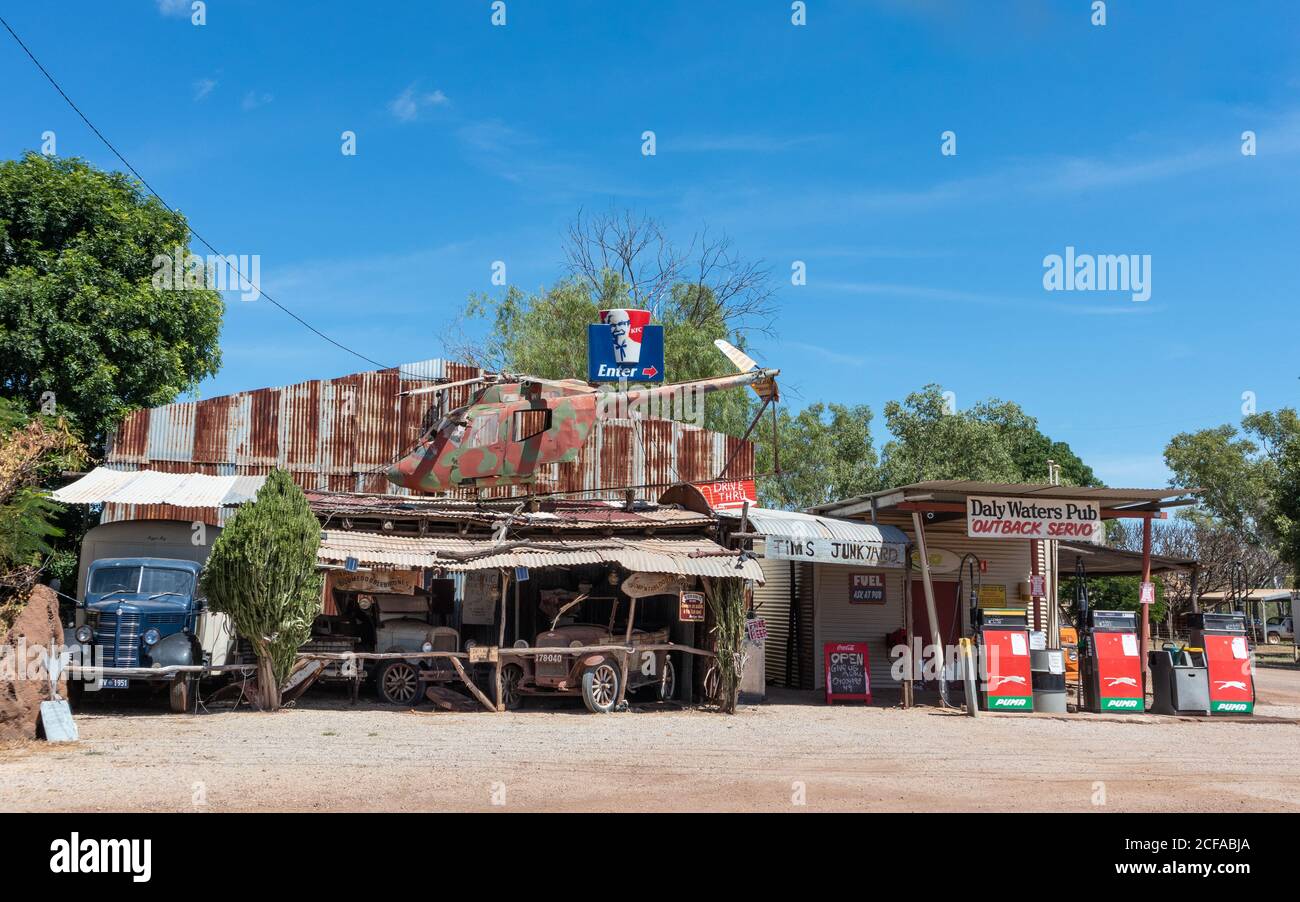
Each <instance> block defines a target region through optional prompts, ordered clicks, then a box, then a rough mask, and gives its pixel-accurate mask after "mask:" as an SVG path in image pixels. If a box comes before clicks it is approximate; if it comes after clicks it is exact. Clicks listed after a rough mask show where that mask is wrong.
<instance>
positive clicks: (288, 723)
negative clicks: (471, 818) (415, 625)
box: [0, 670, 1300, 811]
mask: <svg viewBox="0 0 1300 902" xmlns="http://www.w3.org/2000/svg"><path fill="white" fill-rule="evenodd" d="M1257 680H1258V685H1259V702H1260V703H1259V705H1258V707H1257V712H1258V713H1257V715H1256V716H1255V717H1253V718H1249V719H1241V720H1229V719H1226V718H1218V719H1214V720H1200V719H1193V718H1173V717H1155V716H1149V715H1129V716H1121V715H1116V716H1113V717H1109V716H1099V715H1087V714H1084V715H1060V716H1048V715H1014V714H1000V715H986V716H981V717H979V718H975V719H972V718H967V717H963V716H960V715H954V714H950V713H944V712H940V711H937V710H935V709H933V708H915V709H912V710H910V711H903V710H901V709H897V708H887V707H875V708H864V707H862V706H859V705H848V704H844V705H836V706H834V707H830V708H828V707H826V706H825V705H824V704H821V703H820V699H819V698H817V697H815V696H812V695H811V694H808V693H784V694H781V695H779V696H778V697H776V698H775V699H774V701H772V702H770V703H768V704H765V705H761V706H751V707H744V708H742V710H741V712H740V713H739V714H738V715H736V716H735V717H725V716H722V715H718V714H714V713H710V712H706V711H684V710H664V709H660V708H656V707H646V708H640V709H635V710H633V711H632V712H629V713H621V714H610V715H604V716H598V715H593V714H588V713H586V711H585V710H584V709H583V708H582V706H581V704H580V703H575V704H574V705H573V706H571V707H570V706H562V707H556V706H555V703H554V702H552V703H550V704H548V705H539V704H537V703H534V704H533V705H532V706H531V707H529V708H525V709H524V710H523V711H520V712H517V713H510V714H501V715H492V714H488V713H473V714H457V713H445V712H440V711H436V710H435V709H433V708H432V707H431V706H425V707H422V708H420V709H418V710H417V711H416V712H415V713H412V712H409V711H404V710H397V709H393V708H389V707H383V706H380V705H377V704H373V703H368V702H366V701H362V702H361V703H360V704H359V705H358V706H357V707H355V708H354V707H352V706H350V705H349V704H348V702H347V700H346V698H345V696H343V695H341V694H337V693H330V692H316V693H315V694H313V695H309V696H308V697H307V698H305V699H304V700H303V701H301V702H300V703H299V706H298V707H297V708H295V709H293V710H288V711H284V712H280V713H277V714H271V715H262V714H257V713H254V712H249V711H245V710H240V711H237V712H221V713H213V714H200V715H174V714H168V713H167V712H166V702H165V700H159V701H158V702H157V703H152V704H151V703H146V702H139V703H134V704H131V705H123V704H121V703H113V704H112V705H106V704H97V705H91V706H86V707H83V709H82V710H81V711H80V712H79V713H78V717H77V721H78V724H79V726H80V730H81V736H82V741H81V742H80V743H79V744H76V745H71V746H52V745H45V744H41V743H35V742H30V743H18V744H9V745H5V746H0V810H5V811H13V810H40V811H51V810H56V811H57V810H76V811H97V810H111V811H138V810H160V811H261V810H276V811H395V810H437V811H463V810H487V811H491V810H507V811H805V810H819V811H826V810H832V811H990V810H992V811H1002V810H1011V811H1015V810H1027V811H1092V810H1112V811H1149V810H1162V811H1167V810H1170V809H1171V808H1177V809H1180V810H1195V811H1300V768H1297V766H1296V760H1297V759H1296V750H1297V749H1300V671H1297V670H1261V671H1260V672H1259V674H1258V677H1257ZM800 802H802V804H800Z"/></svg>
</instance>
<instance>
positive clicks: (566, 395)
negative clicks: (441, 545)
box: [386, 339, 780, 492]
mask: <svg viewBox="0 0 1300 902" xmlns="http://www.w3.org/2000/svg"><path fill="white" fill-rule="evenodd" d="M714 344H715V345H717V347H718V349H719V350H720V351H722V353H723V354H725V355H726V356H727V358H728V359H729V360H730V361H731V362H732V364H733V365H734V366H735V367H736V369H737V370H738V371H739V372H738V373H737V374H736V375H732V376H718V377H714V378H711V379H696V380H693V381H690V382H674V383H669V384H666V385H659V386H654V387H650V388H639V389H631V390H628V389H624V390H619V391H602V390H600V389H598V388H595V387H593V386H591V385H589V384H588V383H586V382H583V381H581V380H579V379H563V380H552V379H539V378H535V377H532V376H523V375H511V374H506V373H486V374H484V375H482V376H477V377H475V378H473V379H463V380H460V381H457V382H445V383H442V384H439V385H431V386H426V387H424V388H417V389H412V390H411V391H407V392H402V394H403V395H419V394H428V393H436V394H437V395H438V398H437V400H436V401H435V402H434V404H433V407H432V408H431V412H432V413H433V414H434V417H433V418H434V419H435V420H436V422H435V423H434V425H433V426H432V427H431V428H430V429H428V430H427V431H425V433H424V434H423V436H422V437H421V440H420V443H419V444H418V446H417V447H416V449H415V450H414V451H413V452H412V453H411V454H409V455H407V456H406V457H404V458H403V459H402V460H400V461H398V462H397V463H395V464H393V465H392V466H391V467H389V468H388V472H387V474H386V475H387V477H388V481H389V482H392V483H394V484H395V485H399V486H402V487H404V488H408V489H411V490H413V491H417V492H448V491H453V490H456V489H467V488H474V489H478V488H489V487H492V486H501V485H528V484H531V483H533V482H534V481H535V480H536V478H537V474H538V470H539V468H541V467H544V466H547V465H549V464H556V463H572V462H573V461H575V460H577V459H578V452H579V451H580V450H581V449H582V446H583V445H584V444H585V443H586V441H587V437H588V436H589V435H590V434H591V431H592V427H593V426H594V425H595V423H596V420H597V418H598V417H600V416H602V415H606V416H608V415H610V413H609V411H611V410H614V411H626V410H632V411H636V410H644V409H646V408H651V409H653V407H654V405H655V404H659V405H663V404H664V403H665V402H667V401H668V400H669V399H672V398H680V397H681V396H682V393H683V392H684V391H694V392H702V393H703V392H715V391H721V390H723V389H728V388H738V387H741V386H746V385H748V386H750V387H751V388H753V390H754V392H755V393H756V394H757V395H758V396H759V398H761V399H762V400H763V405H762V407H761V408H760V409H759V411H758V414H756V415H755V417H754V422H753V423H751V424H750V431H752V430H753V428H754V425H756V424H757V422H758V417H759V416H761V415H762V413H763V411H764V410H766V409H767V406H768V405H769V404H772V403H774V402H775V401H777V400H779V395H778V391H777V385H776V377H777V375H778V374H779V373H780V370H775V369H765V368H762V367H760V366H759V365H758V364H757V363H755V362H754V361H753V360H752V359H750V358H749V357H748V356H747V355H746V354H745V353H744V352H743V351H741V350H739V349H738V348H736V347H734V346H732V345H730V344H728V343H727V342H725V341H722V340H720V339H719V340H717V341H715V342H714ZM464 385H481V386H482V387H481V388H479V389H477V390H475V391H474V393H473V395H472V396H471V398H470V400H469V403H468V404H466V405H464V406H462V407H458V408H456V409H455V410H453V411H451V412H450V413H448V414H446V415H442V414H441V406H442V403H443V400H444V398H445V393H446V392H448V391H450V390H451V389H454V388H457V387H460V386H464ZM748 434H749V433H748V432H747V433H746V437H748Z"/></svg>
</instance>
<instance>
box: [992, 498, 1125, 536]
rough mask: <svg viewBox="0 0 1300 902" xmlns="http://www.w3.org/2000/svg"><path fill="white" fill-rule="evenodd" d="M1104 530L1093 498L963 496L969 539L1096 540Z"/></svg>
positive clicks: (1099, 512) (1098, 507) (1102, 534)
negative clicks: (1090, 499)
mask: <svg viewBox="0 0 1300 902" xmlns="http://www.w3.org/2000/svg"><path fill="white" fill-rule="evenodd" d="M1104 533H1105V530H1104V529H1103V528H1102V523H1101V505H1100V504H1098V503H1097V502H1096V501H1066V500H1062V499H1055V498H995V497H989V496H979V495H972V496H971V497H970V498H968V499H966V534H967V535H968V536H970V537H971V538H973V539H1068V540H1073V541H1078V542H1094V543H1100V542H1101V541H1102V539H1103V538H1104Z"/></svg>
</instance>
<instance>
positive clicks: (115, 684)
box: [104, 677, 127, 689]
mask: <svg viewBox="0 0 1300 902" xmlns="http://www.w3.org/2000/svg"><path fill="white" fill-rule="evenodd" d="M126 684H127V680H126V678H125V677H112V678H105V679H104V688H105V689H125V688H126Z"/></svg>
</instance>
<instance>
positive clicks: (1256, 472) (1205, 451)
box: [1165, 407, 1300, 583]
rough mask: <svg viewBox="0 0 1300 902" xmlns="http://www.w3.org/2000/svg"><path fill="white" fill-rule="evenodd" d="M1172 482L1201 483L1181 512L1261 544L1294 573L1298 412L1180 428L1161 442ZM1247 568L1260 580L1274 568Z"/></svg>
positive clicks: (1299, 491)
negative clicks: (1193, 502)
mask: <svg viewBox="0 0 1300 902" xmlns="http://www.w3.org/2000/svg"><path fill="white" fill-rule="evenodd" d="M1165 464H1166V465H1167V466H1168V467H1169V469H1170V470H1172V471H1173V474H1174V475H1173V478H1172V480H1171V483H1172V484H1173V485H1174V486H1177V487H1179V488H1199V489H1200V490H1201V494H1200V503H1199V504H1198V505H1197V507H1196V509H1194V510H1192V511H1190V512H1188V514H1187V516H1189V517H1191V518H1193V519H1195V520H1197V521H1198V522H1200V523H1202V524H1204V525H1205V526H1207V528H1217V529H1222V530H1226V531H1228V532H1229V533H1231V534H1232V535H1233V536H1234V537H1235V540H1236V542H1237V543H1238V544H1239V545H1241V546H1243V547H1246V548H1249V547H1255V548H1259V549H1266V550H1267V551H1268V553H1269V554H1271V555H1273V556H1274V558H1275V560H1276V561H1277V562H1279V563H1280V564H1283V565H1284V566H1285V568H1286V570H1288V571H1290V573H1291V575H1292V578H1293V579H1300V418H1297V415H1296V411H1295V410H1294V409H1292V408H1289V407H1287V408H1282V409H1280V410H1277V411H1269V412H1264V413H1255V414H1250V415H1247V416H1246V417H1244V418H1242V422H1241V430H1240V431H1238V429H1237V428H1236V427H1233V426H1231V425H1228V424H1224V425H1222V426H1216V427H1214V428H1212V429H1202V430H1199V431H1197V432H1183V433H1179V434H1178V435H1175V436H1174V437H1173V438H1172V439H1170V440H1169V444H1168V445H1167V446H1166V447H1165ZM1257 566H1259V569H1260V570H1262V571H1263V572H1256V573H1252V574H1251V581H1252V582H1256V583H1258V582H1261V581H1263V580H1265V579H1267V578H1268V577H1269V576H1270V575H1271V571H1272V569H1273V568H1268V567H1262V566H1260V565H1257Z"/></svg>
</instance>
